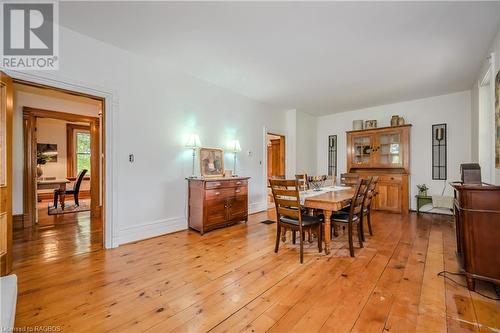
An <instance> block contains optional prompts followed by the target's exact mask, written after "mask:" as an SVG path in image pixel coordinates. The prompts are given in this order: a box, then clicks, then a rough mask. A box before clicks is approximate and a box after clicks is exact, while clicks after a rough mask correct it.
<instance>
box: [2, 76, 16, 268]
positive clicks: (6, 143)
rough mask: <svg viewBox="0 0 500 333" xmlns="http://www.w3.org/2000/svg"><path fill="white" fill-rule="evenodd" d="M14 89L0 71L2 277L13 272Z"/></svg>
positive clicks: (9, 80)
mask: <svg viewBox="0 0 500 333" xmlns="http://www.w3.org/2000/svg"><path fill="white" fill-rule="evenodd" d="M12 89H13V88H12V79H11V78H10V77H9V76H7V75H6V74H5V73H3V72H1V71H0V276H3V275H7V274H9V273H10V272H11V271H12V112H13V90H12Z"/></svg>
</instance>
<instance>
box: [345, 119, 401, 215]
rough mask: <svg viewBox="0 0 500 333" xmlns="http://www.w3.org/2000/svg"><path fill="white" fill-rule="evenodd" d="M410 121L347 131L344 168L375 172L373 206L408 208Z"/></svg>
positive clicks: (367, 174)
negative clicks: (376, 180) (345, 163)
mask: <svg viewBox="0 0 500 333" xmlns="http://www.w3.org/2000/svg"><path fill="white" fill-rule="evenodd" d="M410 129H411V125H403V126H394V127H383V128H375V129H367V130H359V131H349V132H347V170H348V172H349V173H356V174H359V175H360V176H361V177H370V176H378V177H379V181H378V184H377V188H376V192H377V193H378V195H377V196H376V197H375V199H374V201H373V208H374V209H376V210H383V211H388V212H394V213H408V211H409V209H410V193H409V175H410Z"/></svg>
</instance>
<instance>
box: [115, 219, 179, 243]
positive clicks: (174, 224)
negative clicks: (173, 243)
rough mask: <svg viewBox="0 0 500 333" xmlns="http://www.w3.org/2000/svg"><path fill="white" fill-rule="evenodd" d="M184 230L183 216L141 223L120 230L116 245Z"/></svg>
mask: <svg viewBox="0 0 500 333" xmlns="http://www.w3.org/2000/svg"><path fill="white" fill-rule="evenodd" d="M185 229H187V221H186V218H185V217H184V216H180V217H173V218H169V219H164V220H159V221H154V222H149V223H143V224H140V225H137V226H133V227H130V228H126V229H122V230H120V231H119V234H118V245H121V244H126V243H130V242H135V241H139V240H144V239H147V238H152V237H156V236H161V235H165V234H170V233H172V232H176V231H180V230H185Z"/></svg>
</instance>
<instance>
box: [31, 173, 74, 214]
mask: <svg viewBox="0 0 500 333" xmlns="http://www.w3.org/2000/svg"><path fill="white" fill-rule="evenodd" d="M68 183H70V181H69V180H68V179H66V178H61V179H58V178H50V179H47V178H46V179H43V178H42V179H38V180H37V182H36V187H37V189H38V190H46V189H56V190H59V202H60V203H61V208H62V210H64V200H65V198H66V185H67V184H68Z"/></svg>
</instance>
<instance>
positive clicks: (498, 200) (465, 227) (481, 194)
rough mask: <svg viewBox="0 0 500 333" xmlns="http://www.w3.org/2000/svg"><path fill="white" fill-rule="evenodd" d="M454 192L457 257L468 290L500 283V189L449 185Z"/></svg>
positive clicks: (487, 186)
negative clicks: (480, 283) (478, 284)
mask: <svg viewBox="0 0 500 333" xmlns="http://www.w3.org/2000/svg"><path fill="white" fill-rule="evenodd" d="M451 186H452V187H453V189H454V190H455V224H456V225H455V230H456V236H457V257H458V261H459V264H460V268H461V270H462V271H463V272H464V273H465V277H466V280H467V287H468V288H469V290H474V287H475V283H474V282H475V279H480V280H486V281H490V282H493V283H495V284H500V256H499V255H498V254H499V253H500V186H494V185H488V184H484V185H464V184H462V183H451Z"/></svg>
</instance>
